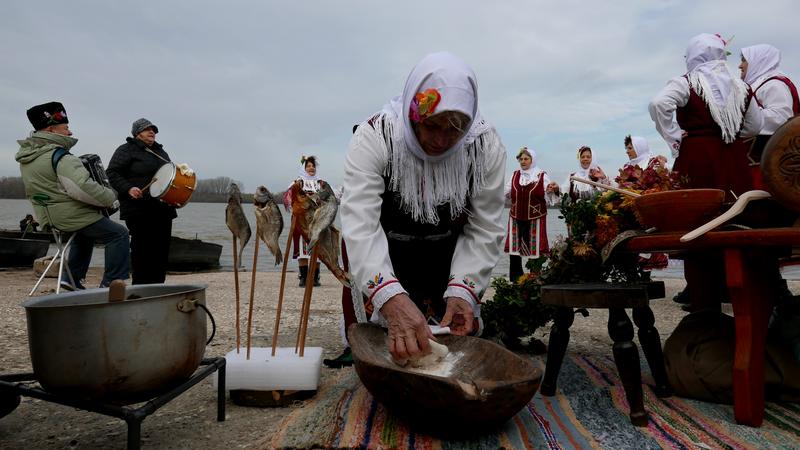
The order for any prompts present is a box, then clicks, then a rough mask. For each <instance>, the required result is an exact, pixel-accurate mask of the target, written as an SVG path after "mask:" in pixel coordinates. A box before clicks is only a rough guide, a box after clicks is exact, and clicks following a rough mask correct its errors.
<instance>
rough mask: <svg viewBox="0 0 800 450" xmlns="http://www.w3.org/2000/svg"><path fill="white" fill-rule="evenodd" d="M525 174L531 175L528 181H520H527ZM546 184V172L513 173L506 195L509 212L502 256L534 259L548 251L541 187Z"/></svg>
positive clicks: (547, 181) (543, 198)
mask: <svg viewBox="0 0 800 450" xmlns="http://www.w3.org/2000/svg"><path fill="white" fill-rule="evenodd" d="M525 172H532V173H531V174H530V180H531V181H528V180H524V178H528V177H525V176H524V175H525ZM525 181H528V182H527V183H525ZM523 183H524V184H523ZM549 183H550V179H549V177H548V176H547V173H546V172H544V171H542V170H540V169H538V168H532V169H528V171H522V170H515V171H514V174H513V175H512V176H511V183H510V189H509V192H508V196H510V198H511V211H510V212H509V217H508V227H507V230H506V245H505V249H504V250H505V252H506V253H508V254H510V255H518V256H530V257H535V258H536V257H539V256H541V255H546V254H547V253H549V252H550V246H549V244H548V242H547V202H546V201H545V187H546V186H547V185H548V184H549Z"/></svg>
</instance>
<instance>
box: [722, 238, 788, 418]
mask: <svg viewBox="0 0 800 450" xmlns="http://www.w3.org/2000/svg"><path fill="white" fill-rule="evenodd" d="M725 269H726V272H727V284H728V291H729V292H730V295H731V302H732V303H733V318H734V323H735V326H736V350H735V353H734V361H733V409H734V416H735V417H736V422H738V423H741V424H744V425H750V426H753V427H757V426H760V425H761V422H762V421H763V420H764V351H765V350H764V349H765V345H766V336H767V322H768V319H769V315H770V312H771V311H772V304H773V301H774V298H775V295H776V294H777V290H776V289H775V288H776V286H775V284H774V283H770V282H769V280H770V279H771V277H772V276H774V273H775V271H776V270H777V260H776V259H775V258H769V257H768V256H767V255H766V254H765V252H755V251H753V252H747V253H745V252H744V251H742V250H741V249H728V250H726V251H725Z"/></svg>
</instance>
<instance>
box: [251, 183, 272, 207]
mask: <svg viewBox="0 0 800 450" xmlns="http://www.w3.org/2000/svg"><path fill="white" fill-rule="evenodd" d="M274 201H275V200H274V199H273V197H272V193H271V192H269V189H267V188H266V187H264V186H259V187H258V188H257V189H256V192H255V194H253V203H255V204H256V205H257V206H259V207H261V208H263V207H264V206H266V205H267V203H270V202H274Z"/></svg>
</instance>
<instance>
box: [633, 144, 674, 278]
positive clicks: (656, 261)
mask: <svg viewBox="0 0 800 450" xmlns="http://www.w3.org/2000/svg"><path fill="white" fill-rule="evenodd" d="M625 154H627V155H628V161H627V162H625V164H624V165H623V166H622V168H623V169H624V168H626V167H633V166H638V167H640V168H642V169H647V168H650V167H659V166H660V167H665V168H666V167H667V158H666V157H665V156H663V155H654V154H653V153H652V152H651V151H650V144H648V143H647V139H645V138H643V137H641V136H631V135H628V136H625ZM639 264H640V265H641V267H642V269H644V270H654V269H663V268H665V267H667V265H668V264H669V257H668V256H667V254H666V253H642V254H640V255H639Z"/></svg>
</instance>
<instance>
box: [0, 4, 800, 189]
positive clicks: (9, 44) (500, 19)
mask: <svg viewBox="0 0 800 450" xmlns="http://www.w3.org/2000/svg"><path fill="white" fill-rule="evenodd" d="M495 3H497V4H495ZM643 3H645V2H640V1H634V0H627V1H616V2H593V3H587V2H581V1H575V0H568V1H562V2H529V1H507V2H478V1H453V0H450V1H437V2H424V1H408V2H402V3H398V2H392V3H388V2H387V3H380V2H370V1H353V2H324V1H313V2H277V1H231V2H224V3H223V2H202V1H183V2H155V1H140V2H136V3H128V2H125V3H119V4H117V3H114V2H100V1H97V2H89V1H73V2H52V1H44V2H37V3H35V4H31V3H22V2H11V3H10V4H9V5H4V14H3V15H2V17H0V57H1V58H2V60H3V61H4V67H3V70H2V71H0V97H1V98H2V99H3V101H2V102H1V103H0V121H2V126H0V154H1V155H2V158H0V175H12V176H13V175H17V174H18V173H19V172H18V167H17V164H16V163H15V162H14V160H13V155H14V153H15V152H16V143H15V140H16V139H19V138H22V137H24V136H25V135H26V134H27V132H28V130H29V129H30V126H29V124H28V123H27V121H26V119H25V115H24V112H25V109H27V108H28V107H30V106H32V105H34V104H36V103H40V102H44V101H48V100H52V99H58V100H61V101H63V102H64V103H65V105H66V107H67V110H68V113H69V115H70V118H71V125H72V128H73V130H74V131H75V133H76V136H77V137H78V138H80V140H81V141H80V143H79V144H78V147H77V148H76V152H77V153H98V154H100V155H101V156H102V157H103V158H104V160H106V161H107V160H108V159H109V158H110V157H111V154H112V152H113V150H114V149H115V148H116V147H117V146H118V145H119V144H121V143H122V142H123V140H124V138H125V136H127V135H128V133H129V131H130V124H131V122H132V121H133V120H135V119H136V118H138V117H147V118H149V119H150V120H152V121H154V122H155V123H157V124H158V125H159V128H160V131H161V133H160V134H159V136H158V139H159V141H160V142H162V143H163V144H164V145H165V147H166V149H167V150H168V151H169V152H170V154H171V155H172V157H173V159H175V160H177V161H181V162H188V163H189V164H190V165H191V166H192V167H193V168H195V170H196V171H197V172H198V173H199V175H200V177H202V178H210V177H215V176H229V177H232V178H235V179H239V180H242V181H243V182H244V183H245V186H246V189H247V190H253V189H254V188H255V187H256V186H257V185H258V184H265V185H267V186H268V187H269V188H270V189H282V188H283V187H285V186H286V185H287V184H288V183H289V181H290V179H291V178H292V177H293V176H294V174H295V173H296V170H297V166H298V159H299V156H300V154H303V153H305V154H312V153H313V154H317V155H319V156H320V157H321V161H322V165H321V167H320V169H321V173H322V175H323V176H324V177H326V178H328V179H330V180H331V181H332V182H333V183H334V184H336V183H339V182H340V181H341V177H342V170H341V165H342V162H343V160H344V153H345V149H346V146H347V143H348V141H349V138H350V129H351V127H352V125H353V124H354V123H357V122H358V121H360V120H363V119H364V118H366V117H367V116H369V115H370V114H371V113H373V112H374V111H377V110H378V109H380V107H381V106H382V105H383V103H384V102H386V101H387V100H388V99H389V98H390V97H391V96H393V95H395V94H397V93H399V91H400V89H401V88H402V85H403V82H404V80H405V77H406V75H407V74H408V72H409V71H410V69H411V67H412V66H413V65H414V64H415V63H416V61H418V60H419V59H420V58H421V57H422V56H424V55H425V54H426V53H429V52H432V51H437V50H442V49H447V50H450V51H452V52H454V53H456V54H459V55H460V56H462V57H463V58H464V59H465V60H467V61H468V62H469V63H470V64H471V65H472V66H473V67H474V69H475V71H476V73H477V74H478V79H479V84H480V105H481V109H482V111H483V113H484V115H485V116H486V117H487V118H488V119H490V120H491V121H492V122H493V123H494V124H495V125H496V127H497V129H498V130H499V132H500V134H501V136H502V138H503V140H504V142H505V144H506V147H507V148H508V149H509V164H508V167H509V169H510V168H513V167H514V164H513V163H514V160H513V155H512V154H513V153H515V151H514V150H515V149H516V148H518V147H520V146H522V145H528V146H532V147H534V148H536V149H537V151H538V153H539V158H540V161H539V163H540V165H541V166H542V167H543V168H545V169H547V170H549V171H550V172H551V174H552V175H553V177H554V178H556V179H561V178H563V177H564V176H566V173H567V172H568V171H569V170H571V169H572V168H573V167H574V166H575V164H576V162H575V159H574V150H575V149H576V148H577V146H579V145H590V146H592V147H593V148H595V150H596V152H597V153H596V154H597V156H598V159H599V161H600V163H601V165H603V166H604V167H605V168H606V170H607V171H610V172H613V171H614V169H616V168H617V167H619V166H620V165H621V164H622V163H623V162H624V159H625V156H624V152H623V149H622V145H621V142H622V137H623V136H624V135H625V134H629V133H634V134H639V135H643V136H646V137H647V138H648V139H650V141H651V146H652V147H653V148H654V149H656V150H658V151H661V152H664V153H666V146H665V145H664V144H663V142H662V141H661V140H660V138H659V137H658V135H657V134H656V132H655V130H654V128H653V125H652V122H651V121H650V119H649V117H648V115H647V102H648V101H649V100H650V98H652V97H653V95H655V93H656V92H658V90H659V89H660V88H661V87H662V86H663V85H664V83H665V82H666V81H667V80H668V79H669V78H671V77H673V76H677V75H680V74H681V73H682V72H683V70H684V66H683V52H684V49H685V45H686V42H687V41H688V39H689V38H690V37H691V36H692V35H694V34H697V33H700V32H721V33H723V34H724V35H726V36H727V35H730V34H735V35H736V39H735V40H734V43H733V46H732V47H733V50H734V57H732V58H731V61H730V65H731V68H732V69H735V67H736V65H737V62H736V60H737V57H736V54H738V49H739V47H740V46H742V45H750V44H754V43H761V42H769V43H772V44H774V45H776V46H777V47H779V48H780V49H781V50H782V51H783V54H784V64H783V65H784V70H785V71H786V72H788V73H789V74H800V52H798V50H797V48H796V46H795V45H793V44H794V36H793V34H794V33H793V30H794V16H795V14H793V12H794V11H795V7H794V5H793V3H792V2H791V1H789V0H765V1H762V2H759V4H758V11H755V10H754V9H753V8H754V6H753V5H752V3H745V2H741V4H738V5H737V4H734V3H737V2H730V1H721V0H719V1H705V2H690V1H678V0H667V1H658V2H650V3H651V4H650V5H644V4H643ZM759 11H760V12H759ZM764 11H770V12H774V13H770V14H769V17H770V19H769V20H768V21H767V20H764V21H763V22H762V23H755V22H754V20H753V18H754V17H756V16H760V17H765V14H764V13H763V12H764ZM782 12H783V13H782Z"/></svg>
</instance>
